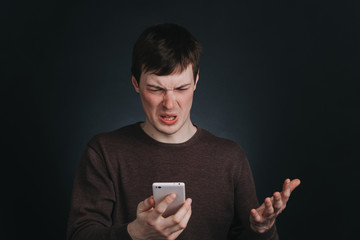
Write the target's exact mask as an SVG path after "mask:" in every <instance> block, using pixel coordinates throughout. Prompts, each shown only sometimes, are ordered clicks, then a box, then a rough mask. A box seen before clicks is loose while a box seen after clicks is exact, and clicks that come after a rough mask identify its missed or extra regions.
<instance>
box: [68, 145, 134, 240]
mask: <svg viewBox="0 0 360 240" xmlns="http://www.w3.org/2000/svg"><path fill="white" fill-rule="evenodd" d="M115 201H116V198H115V191H114V186H113V182H112V179H111V177H110V174H109V172H108V170H107V166H106V164H105V162H104V159H103V157H102V155H101V154H100V153H99V152H98V151H96V150H95V149H94V148H92V147H91V146H88V147H87V149H86V151H85V152H84V154H83V156H82V158H81V160H80V163H79V166H78V169H77V172H76V176H75V179H74V186H73V194H72V200H71V210H70V214H69V221H68V233H67V239H69V240H70V239H78V240H79V239H80V240H81V239H86V240H92V239H94V240H95V239H107V240H112V239H114V240H115V239H117V240H120V239H131V238H130V236H129V235H128V234H127V230H126V224H124V225H116V226H115V225H114V224H113V219H112V212H113V208H114V203H115Z"/></svg>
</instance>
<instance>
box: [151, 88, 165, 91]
mask: <svg viewBox="0 0 360 240" xmlns="http://www.w3.org/2000/svg"><path fill="white" fill-rule="evenodd" d="M149 91H151V92H161V91H162V89H161V88H150V89H149Z"/></svg>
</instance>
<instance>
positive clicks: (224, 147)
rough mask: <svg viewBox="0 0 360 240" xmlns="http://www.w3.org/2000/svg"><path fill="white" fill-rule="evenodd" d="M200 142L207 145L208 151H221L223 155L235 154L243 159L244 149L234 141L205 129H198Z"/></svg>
mask: <svg viewBox="0 0 360 240" xmlns="http://www.w3.org/2000/svg"><path fill="white" fill-rule="evenodd" d="M200 131H201V138H200V139H201V141H202V142H203V143H204V144H206V145H207V148H208V149H214V150H216V151H221V152H222V153H223V154H226V155H229V154H236V155H241V156H243V157H245V151H244V149H243V148H242V147H241V146H240V145H239V144H238V143H237V142H235V141H234V140H231V139H227V138H223V137H219V136H216V135H214V134H213V133H211V132H209V131H208V130H206V129H200Z"/></svg>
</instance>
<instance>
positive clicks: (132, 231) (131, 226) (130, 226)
mask: <svg viewBox="0 0 360 240" xmlns="http://www.w3.org/2000/svg"><path fill="white" fill-rule="evenodd" d="M135 224H136V223H135V221H133V222H131V223H129V224H128V225H127V231H128V234H129V236H130V237H131V239H132V240H140V239H139V238H137V236H136V227H135V226H134V225H135Z"/></svg>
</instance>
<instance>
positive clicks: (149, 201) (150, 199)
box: [137, 196, 155, 214]
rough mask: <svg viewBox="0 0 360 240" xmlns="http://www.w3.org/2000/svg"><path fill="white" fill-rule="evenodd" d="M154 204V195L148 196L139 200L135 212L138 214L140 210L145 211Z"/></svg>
mask: <svg viewBox="0 0 360 240" xmlns="http://www.w3.org/2000/svg"><path fill="white" fill-rule="evenodd" d="M154 206H155V201H154V197H153V196H150V197H148V198H147V199H145V200H144V201H142V202H140V203H139V205H138V207H137V213H138V214H140V213H142V212H146V211H148V210H150V209H152V208H153V207H154Z"/></svg>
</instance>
